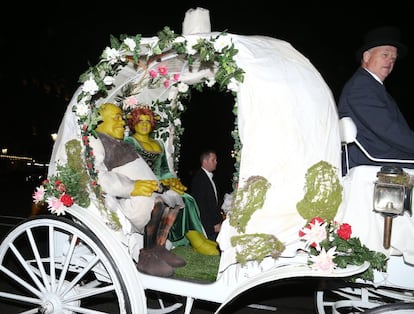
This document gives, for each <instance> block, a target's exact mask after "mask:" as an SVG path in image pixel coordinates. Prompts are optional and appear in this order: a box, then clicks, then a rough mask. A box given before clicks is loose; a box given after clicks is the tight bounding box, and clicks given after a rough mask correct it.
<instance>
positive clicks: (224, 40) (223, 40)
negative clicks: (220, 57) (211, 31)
mask: <svg viewBox="0 0 414 314" xmlns="http://www.w3.org/2000/svg"><path fill="white" fill-rule="evenodd" d="M230 46H231V37H230V36H219V38H217V39H216V41H215V42H214V49H215V50H216V51H218V52H221V51H222V50H223V48H225V47H230Z"/></svg>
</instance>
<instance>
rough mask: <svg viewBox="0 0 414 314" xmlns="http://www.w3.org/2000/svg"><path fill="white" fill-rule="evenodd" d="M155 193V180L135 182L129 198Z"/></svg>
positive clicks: (156, 186)
mask: <svg viewBox="0 0 414 314" xmlns="http://www.w3.org/2000/svg"><path fill="white" fill-rule="evenodd" d="M155 191H158V181H157V180H137V181H135V184H134V189H133V190H132V192H131V193H130V194H131V196H151V194H152V193H154V192H155Z"/></svg>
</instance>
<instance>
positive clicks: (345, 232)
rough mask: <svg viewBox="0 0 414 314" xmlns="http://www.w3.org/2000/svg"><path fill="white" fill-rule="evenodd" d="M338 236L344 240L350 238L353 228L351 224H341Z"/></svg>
mask: <svg viewBox="0 0 414 314" xmlns="http://www.w3.org/2000/svg"><path fill="white" fill-rule="evenodd" d="M336 233H337V234H338V236H339V237H340V238H341V239H343V240H349V238H350V237H351V234H352V228H351V225H350V224H347V223H343V224H342V225H340V226H339V228H338V231H337V232H336Z"/></svg>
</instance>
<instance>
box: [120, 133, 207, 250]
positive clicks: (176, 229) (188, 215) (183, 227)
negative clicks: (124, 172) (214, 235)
mask: <svg viewBox="0 0 414 314" xmlns="http://www.w3.org/2000/svg"><path fill="white" fill-rule="evenodd" d="M125 142H127V143H129V144H131V145H133V146H134V147H135V149H136V150H137V151H138V153H139V154H140V155H141V156H142V158H144V159H145V161H146V162H147V164H148V165H149V166H150V167H151V169H152V170H153V171H154V173H155V175H156V176H157V178H158V179H159V180H163V179H169V178H175V176H174V175H173V174H172V173H171V171H170V168H169V165H168V161H167V156H166V154H165V148H164V145H163V144H162V143H161V142H159V144H160V146H161V148H162V152H160V153H156V152H148V151H146V150H144V149H143V148H142V146H141V145H140V144H139V142H138V141H137V140H136V139H135V138H134V137H133V136H127V137H125ZM182 198H183V201H184V204H185V207H184V208H183V210H181V211H180V212H179V213H178V215H177V218H176V220H175V222H174V225H173V226H172V228H171V231H170V233H169V235H168V240H170V241H171V242H172V244H173V245H174V246H182V245H190V241H189V240H188V239H187V238H186V236H185V233H186V232H187V231H188V230H197V231H198V232H200V233H202V234H205V233H204V229H203V225H202V223H201V218H200V210H199V209H198V205H197V203H196V201H195V199H194V197H192V196H191V195H190V194H188V193H184V194H183V195H182Z"/></svg>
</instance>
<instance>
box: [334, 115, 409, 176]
mask: <svg viewBox="0 0 414 314" xmlns="http://www.w3.org/2000/svg"><path fill="white" fill-rule="evenodd" d="M339 133H340V136H341V143H342V145H343V146H344V152H345V161H346V173H349V156H348V144H351V143H355V144H356V145H357V146H358V148H359V149H360V150H361V151H362V152H363V153H364V155H365V156H366V157H367V158H368V159H370V160H372V161H375V162H381V163H382V162H384V163H388V162H389V163H404V164H411V163H414V160H407V159H384V158H376V157H373V156H371V154H370V153H369V152H368V151H367V150H366V149H365V148H364V147H363V146H362V144H361V143H360V142H359V141H358V140H357V127H356V125H355V123H354V121H352V118H350V117H343V118H341V119H340V120H339Z"/></svg>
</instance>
